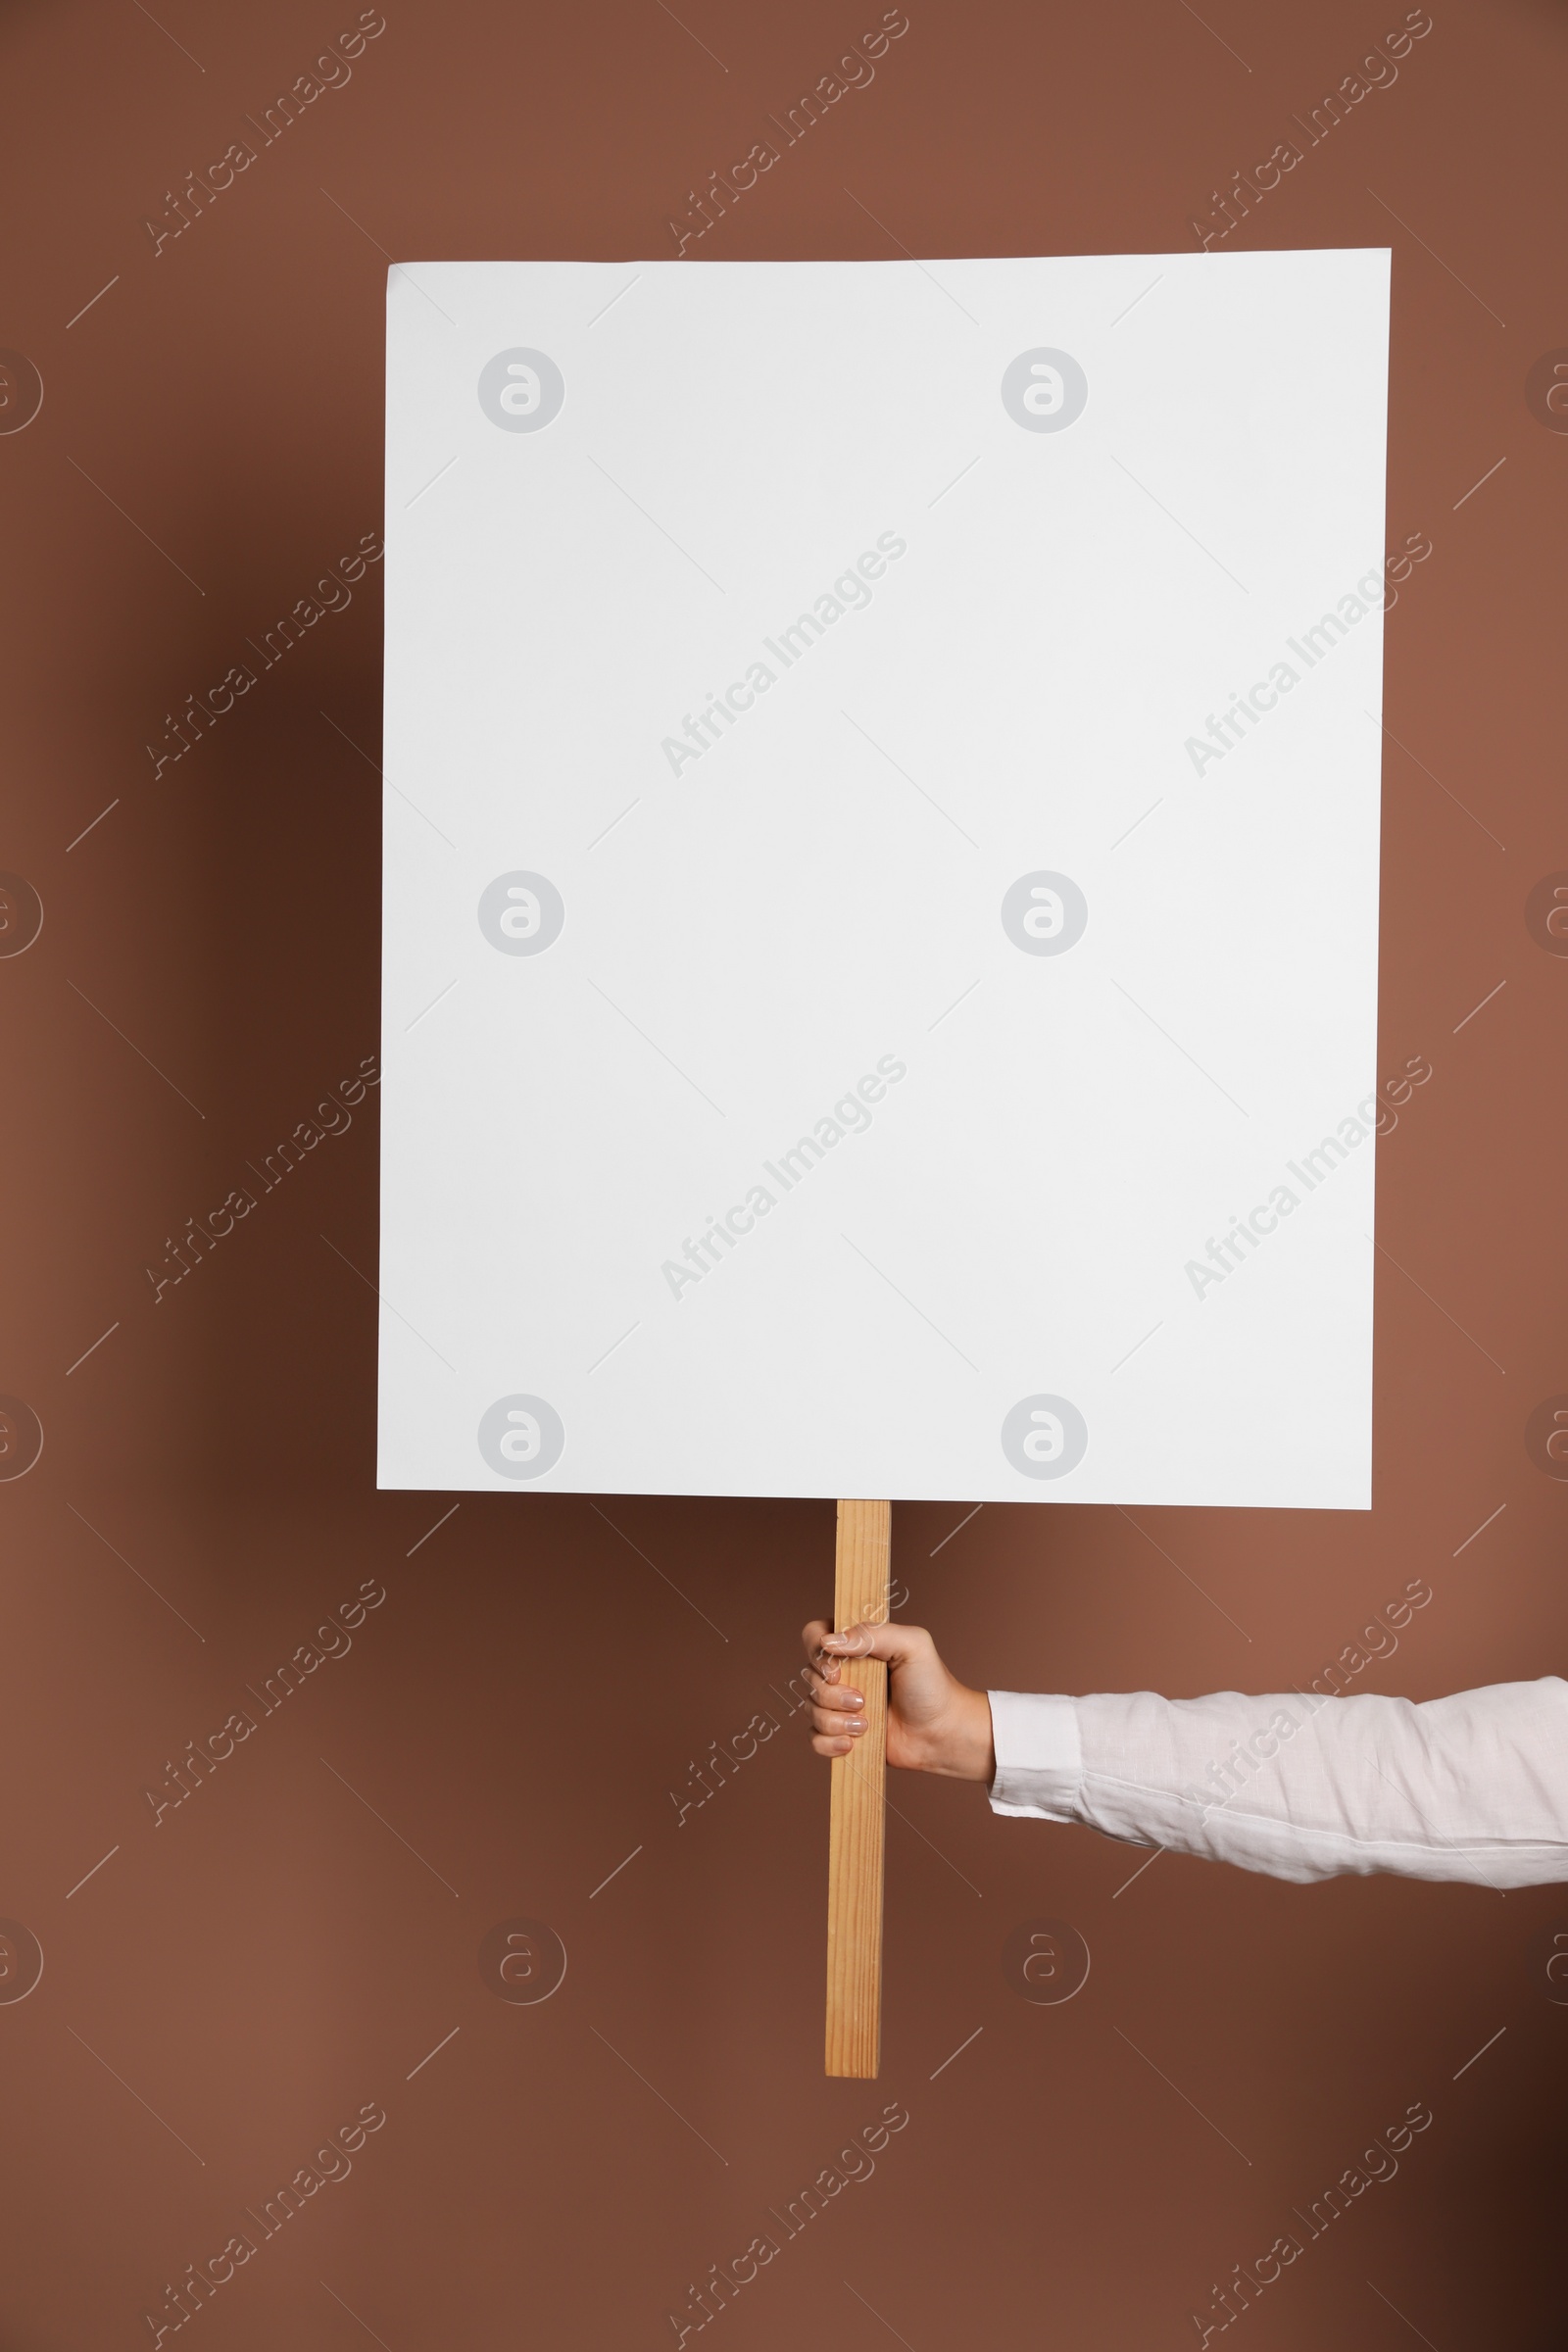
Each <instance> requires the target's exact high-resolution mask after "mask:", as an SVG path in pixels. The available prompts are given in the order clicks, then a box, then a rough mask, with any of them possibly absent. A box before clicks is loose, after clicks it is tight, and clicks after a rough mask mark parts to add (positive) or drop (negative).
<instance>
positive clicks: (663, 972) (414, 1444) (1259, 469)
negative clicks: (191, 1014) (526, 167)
mask: <svg viewBox="0 0 1568 2352" xmlns="http://www.w3.org/2000/svg"><path fill="white" fill-rule="evenodd" d="M1387 348H1388V256H1387V253H1386V252H1383V251H1350V252H1316V253H1256V254H1237V255H1228V256H1218V255H1208V254H1184V255H1170V254H1153V255H1123V256H1115V257H1104V258H1092V259H1073V260H1013V261H967V262H964V261H945V262H932V263H930V264H929V265H928V264H926V263H923V262H888V263H809V264H797V263H778V264H774V263H739V264H711V265H710V264H700V263H661V262H644V263H627V264H624V265H619V266H604V265H594V264H586V263H517V264H498V263H442V264H419V265H414V266H410V267H408V268H399V269H395V270H393V271H392V273H391V283H390V290H389V304H388V396H387V532H386V545H387V554H386V588H387V622H386V635H387V644H386V652H387V660H386V751H385V763H386V781H387V793H386V818H385V855H386V879H385V890H386V897H385V965H384V1025H385V1051H384V1079H383V1084H382V1109H383V1140H384V1161H383V1181H382V1258H381V1269H382V1270H381V1286H380V1287H381V1290H382V1293H383V1299H384V1307H383V1313H382V1320H381V1354H380V1365H381V1372H380V1483H381V1485H382V1486H384V1487H426V1488H489V1489H495V1490H502V1489H505V1488H507V1487H509V1486H515V1487H516V1488H517V1489H519V1491H529V1490H533V1491H538V1490H542V1489H551V1488H554V1489H560V1490H569V1491H573V1492H578V1493H587V1494H611V1493H617V1492H618V1493H645V1494H712V1495H821V1496H834V1495H888V1496H896V1497H897V1496H903V1497H931V1498H946V1499H949V1500H953V1501H960V1500H972V1501H980V1500H987V1501H1008V1502H1019V1501H1034V1502H1125V1503H1130V1504H1136V1503H1210V1504H1212V1503H1229V1504H1250V1505H1256V1504H1275V1505H1289V1506H1306V1507H1313V1506H1315V1507H1322V1508H1365V1507H1367V1506H1368V1504H1369V1502H1370V1436H1371V1431H1370V1423H1371V1370H1372V1256H1373V1245H1372V1241H1371V1234H1372V1212H1373V1152H1374V1143H1373V1138H1372V1130H1373V1126H1374V1122H1375V1120H1376V1118H1377V1115H1378V1112H1377V1104H1376V1102H1375V1100H1374V1096H1375V1090H1376V1087H1377V1071H1376V1068H1375V1063H1374V1049H1375V1037H1376V972H1377V884H1378V777H1379V749H1380V740H1381V737H1380V725H1379V711H1380V691H1381V659H1382V619H1381V605H1382V599H1383V596H1384V593H1385V591H1384V586H1383V583H1384V578H1385V572H1384V559H1383V521H1384V444H1385V417H1386V388H1387Z"/></svg>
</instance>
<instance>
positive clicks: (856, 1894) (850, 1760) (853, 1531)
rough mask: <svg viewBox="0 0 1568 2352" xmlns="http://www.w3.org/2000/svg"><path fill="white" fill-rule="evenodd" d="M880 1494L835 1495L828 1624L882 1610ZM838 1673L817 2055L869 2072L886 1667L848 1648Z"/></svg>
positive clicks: (884, 1552) (878, 1964)
mask: <svg viewBox="0 0 1568 2352" xmlns="http://www.w3.org/2000/svg"><path fill="white" fill-rule="evenodd" d="M892 1539H893V1506H892V1504H891V1503H890V1502H840V1504H839V1524H838V1545H837V1551H836V1555H835V1559H834V1576H833V1624H834V1629H835V1631H838V1632H842V1631H843V1630H844V1629H845V1628H846V1627H848V1626H852V1625H859V1624H862V1623H868V1624H872V1625H881V1624H885V1623H886V1620H887V1616H888V1596H889V1589H888V1560H889V1553H890V1550H891V1546H892ZM844 1680H845V1681H846V1682H847V1683H848V1684H850V1685H851V1686H852V1687H853V1688H854V1689H855V1690H857V1691H864V1693H865V1718H866V1722H865V1730H864V1731H863V1732H862V1733H860V1735H859V1737H858V1739H857V1740H856V1742H855V1746H854V1748H853V1749H852V1750H851V1752H850V1754H849V1755H847V1756H835V1757H834V1759H833V1762H832V1764H831V1765H830V1766H829V1771H830V1772H831V1774H832V1777H833V1789H832V1809H831V1814H830V1818H829V1825H828V1854H827V2059H826V2071H827V2072H828V2074H830V2075H854V2076H859V2077H864V2078H869V2077H871V2076H874V2075H875V2074H876V2071H877V2068H878V2065H879V2064H880V2061H881V2054H882V1839H883V1824H884V1813H883V1789H884V1785H885V1782H886V1779H887V1712H888V1706H887V1702H888V1670H887V1668H886V1666H885V1665H884V1664H883V1663H882V1660H881V1659H880V1658H857V1659H855V1660H853V1661H851V1662H849V1663H847V1664H846V1665H845V1667H844Z"/></svg>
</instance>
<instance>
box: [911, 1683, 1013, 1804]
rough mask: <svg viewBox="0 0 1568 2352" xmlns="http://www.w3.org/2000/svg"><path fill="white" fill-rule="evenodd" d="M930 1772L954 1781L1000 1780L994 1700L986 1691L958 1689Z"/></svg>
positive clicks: (933, 1752)
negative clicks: (992, 1706)
mask: <svg viewBox="0 0 1568 2352" xmlns="http://www.w3.org/2000/svg"><path fill="white" fill-rule="evenodd" d="M925 1770H926V1771H927V1772H936V1773H941V1774H942V1775H943V1776H944V1778H946V1779H948V1780H953V1781H983V1782H984V1783H986V1784H987V1786H989V1785H990V1783H991V1782H992V1781H994V1780H995V1779H996V1777H997V1750H996V1737H995V1734H994V1732H993V1729H992V1723H991V1699H990V1696H989V1694H988V1693H987V1692H986V1691H971V1690H969V1689H968V1688H967V1687H966V1686H965V1685H964V1684H962V1683H958V1684H956V1685H955V1687H954V1691H953V1702H952V1707H951V1710H950V1713H949V1716H948V1719H947V1720H946V1721H945V1722H944V1724H943V1726H942V1731H941V1734H940V1736H939V1737H938V1738H937V1739H936V1740H932V1742H931V1754H930V1758H929V1761H928V1762H927V1763H926V1765H925Z"/></svg>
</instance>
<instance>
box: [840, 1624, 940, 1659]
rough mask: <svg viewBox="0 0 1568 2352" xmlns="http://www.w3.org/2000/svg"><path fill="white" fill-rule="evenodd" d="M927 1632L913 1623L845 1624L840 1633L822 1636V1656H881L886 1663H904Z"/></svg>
mask: <svg viewBox="0 0 1568 2352" xmlns="http://www.w3.org/2000/svg"><path fill="white" fill-rule="evenodd" d="M930 1639H931V1637H930V1635H929V1634H927V1633H925V1632H923V1631H922V1629H921V1628H920V1627H919V1626H917V1625H865V1624H861V1625H849V1626H846V1627H845V1628H844V1629H843V1631H842V1632H841V1633H836V1634H824V1635H823V1636H822V1644H821V1646H822V1653H823V1655H824V1656H825V1657H829V1658H834V1659H837V1660H840V1661H842V1660H844V1659H846V1658H884V1659H886V1661H887V1663H888V1664H889V1665H890V1666H902V1665H904V1664H906V1663H907V1661H908V1660H909V1659H910V1658H911V1657H912V1656H913V1655H914V1654H915V1651H916V1650H917V1649H918V1648H919V1646H920V1645H921V1644H922V1643H929V1642H930Z"/></svg>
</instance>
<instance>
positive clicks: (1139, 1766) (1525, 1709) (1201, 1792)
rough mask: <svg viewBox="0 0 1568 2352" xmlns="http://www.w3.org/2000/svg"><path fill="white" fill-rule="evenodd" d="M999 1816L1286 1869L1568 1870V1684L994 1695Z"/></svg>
mask: <svg viewBox="0 0 1568 2352" xmlns="http://www.w3.org/2000/svg"><path fill="white" fill-rule="evenodd" d="M990 1697H991V1718H992V1724H993V1727H994V1731H995V1736H996V1751H997V1777H996V1779H995V1781H994V1782H993V1783H992V1785H991V1791H990V1795H991V1804H992V1809H993V1810H994V1811H995V1812H998V1813H1009V1814H1023V1815H1027V1816H1029V1817H1031V1818H1033V1819H1035V1820H1039V1821H1076V1822H1082V1823H1084V1824H1086V1825H1087V1826H1088V1827H1089V1828H1091V1829H1096V1830H1100V1831H1101V1832H1102V1833H1103V1835H1104V1836H1105V1837H1107V1838H1122V1839H1124V1840H1125V1841H1127V1842H1128V1843H1131V1844H1134V1845H1154V1846H1163V1847H1166V1848H1167V1849H1169V1850H1170V1851H1172V1852H1174V1853H1183V1854H1199V1855H1201V1856H1203V1857H1204V1858H1205V1859H1207V1860H1209V1861H1215V1862H1234V1863H1238V1864H1239V1865H1240V1866H1241V1868H1242V1869H1244V1870H1258V1871H1264V1872H1267V1873H1268V1875H1269V1876H1270V1877H1272V1878H1276V1879H1299V1880H1308V1879H1326V1878H1332V1877H1334V1876H1336V1875H1337V1874H1338V1873H1340V1872H1342V1871H1395V1872H1397V1873H1398V1874H1400V1875H1401V1876H1402V1877H1405V1878H1412V1879H1457V1880H1463V1881H1466V1882H1469V1883H1471V1884H1473V1885H1477V1886H1484V1887H1497V1888H1499V1889H1501V1888H1503V1887H1534V1886H1541V1885H1544V1884H1547V1883H1549V1882H1551V1881H1553V1880H1562V1879H1568V1682H1564V1681H1562V1680H1561V1679H1560V1678H1559V1677H1557V1676H1556V1675H1547V1676H1545V1677H1544V1679H1543V1680H1542V1681H1540V1682H1536V1683H1497V1684H1494V1685H1492V1686H1491V1687H1490V1688H1489V1689H1486V1690H1481V1691H1460V1692H1458V1693H1457V1694H1456V1695H1455V1696H1453V1697H1451V1698H1434V1699H1428V1700H1426V1701H1425V1702H1424V1703H1422V1704H1419V1705H1417V1704H1415V1703H1413V1702H1412V1701H1411V1700H1409V1699H1407V1698H1384V1697H1381V1696H1378V1695H1376V1694H1374V1693H1371V1692H1366V1693H1363V1694H1361V1695H1359V1696H1357V1697H1353V1698H1322V1697H1319V1696H1318V1694H1317V1693H1316V1692H1315V1691H1306V1692H1302V1691H1287V1692H1285V1693H1284V1694H1283V1695H1276V1696H1274V1697H1268V1698H1247V1697H1243V1696H1242V1695H1241V1693H1240V1692H1238V1691H1217V1692H1216V1693H1215V1694H1214V1695H1213V1696H1212V1697H1210V1698H1187V1699H1169V1698H1159V1697H1157V1696H1156V1695H1155V1694H1154V1693H1153V1692H1152V1691H1132V1692H1129V1693H1128V1694H1126V1695H1125V1696H1120V1697H1116V1696H1095V1697H1090V1698H1062V1697H1054V1696H1043V1695H1039V1694H1035V1693H1031V1692H1026V1691H992V1692H991V1693H990Z"/></svg>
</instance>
